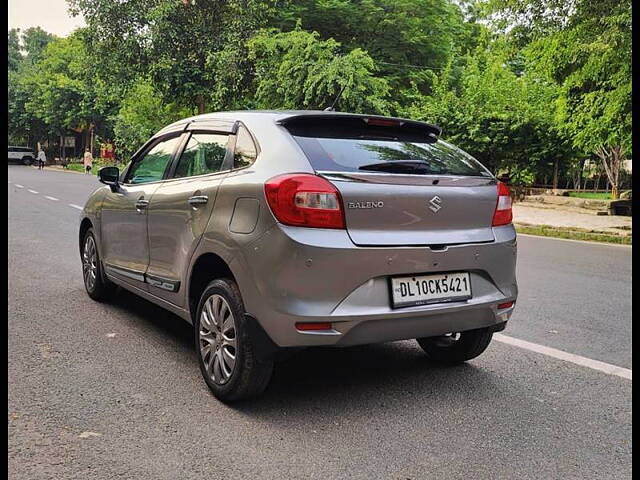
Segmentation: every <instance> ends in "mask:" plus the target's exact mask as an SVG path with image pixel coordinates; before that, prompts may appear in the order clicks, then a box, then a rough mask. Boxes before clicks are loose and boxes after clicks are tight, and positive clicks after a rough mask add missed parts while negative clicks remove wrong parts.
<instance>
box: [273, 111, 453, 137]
mask: <svg viewBox="0 0 640 480" xmlns="http://www.w3.org/2000/svg"><path fill="white" fill-rule="evenodd" d="M355 118H360V119H362V121H363V122H364V123H366V124H367V125H371V126H378V127H395V128H402V127H408V128H410V129H412V130H414V131H415V130H423V131H424V132H425V133H427V134H429V135H430V136H432V137H436V138H437V137H439V136H440V135H441V134H442V128H440V127H439V126H438V125H432V124H430V123H426V122H419V121H417V120H407V119H406V118H395V117H383V116H380V115H361V114H348V113H317V114H316V113H304V114H298V115H290V116H288V117H285V118H281V119H280V120H278V121H277V122H276V123H277V124H278V125H282V126H293V125H296V124H304V123H311V122H319V123H320V122H322V123H324V122H332V123H333V122H336V121H340V120H353V119H355Z"/></svg>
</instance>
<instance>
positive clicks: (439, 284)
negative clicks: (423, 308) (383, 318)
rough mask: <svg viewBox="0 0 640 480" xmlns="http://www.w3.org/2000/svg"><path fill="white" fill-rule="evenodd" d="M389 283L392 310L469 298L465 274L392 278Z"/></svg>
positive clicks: (468, 279)
mask: <svg viewBox="0 0 640 480" xmlns="http://www.w3.org/2000/svg"><path fill="white" fill-rule="evenodd" d="M390 281H391V306H392V307H393V308H398V307H409V306H413V305H426V304H428V303H439V302H451V301H454V300H465V299H467V298H471V280H470V278H469V274H468V273H467V272H461V273H439V274H436V275H415V276H412V277H393V278H391V279H390Z"/></svg>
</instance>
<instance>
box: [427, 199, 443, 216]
mask: <svg viewBox="0 0 640 480" xmlns="http://www.w3.org/2000/svg"><path fill="white" fill-rule="evenodd" d="M441 203H442V199H441V198H440V197H439V196H437V195H436V196H435V197H433V198H432V199H431V200H429V210H431V211H432V212H433V213H438V211H439V210H440V209H441V208H442V205H441Z"/></svg>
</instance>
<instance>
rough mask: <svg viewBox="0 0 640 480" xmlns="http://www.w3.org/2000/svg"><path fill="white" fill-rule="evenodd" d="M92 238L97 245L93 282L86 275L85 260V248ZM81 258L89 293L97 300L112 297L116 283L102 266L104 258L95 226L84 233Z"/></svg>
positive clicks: (85, 285)
mask: <svg viewBox="0 0 640 480" xmlns="http://www.w3.org/2000/svg"><path fill="white" fill-rule="evenodd" d="M89 238H91V240H92V241H93V245H94V246H95V281H94V282H93V283H91V282H90V281H89V280H88V276H87V275H86V269H87V264H86V261H85V249H86V248H87V245H88V244H87V241H88V239H89ZM80 259H81V261H82V277H83V280H84V288H85V290H86V291H87V294H88V295H89V296H90V297H91V298H92V299H93V300H95V301H97V302H104V301H107V300H109V299H110V298H111V296H112V295H113V292H114V291H115V290H116V285H115V284H114V283H112V282H110V281H109V280H108V279H107V277H106V275H105V274H104V269H103V268H102V260H101V259H100V254H99V253H98V248H97V242H96V237H95V235H94V233H93V228H89V229H88V230H87V231H86V233H85V234H84V238H83V239H82V246H81V250H80Z"/></svg>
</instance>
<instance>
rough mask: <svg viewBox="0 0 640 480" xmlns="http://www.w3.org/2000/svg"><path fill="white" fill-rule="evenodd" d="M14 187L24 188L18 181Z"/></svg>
mask: <svg viewBox="0 0 640 480" xmlns="http://www.w3.org/2000/svg"><path fill="white" fill-rule="evenodd" d="M16 187H18V188H24V187H23V186H22V185H20V184H19V183H16Z"/></svg>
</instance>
